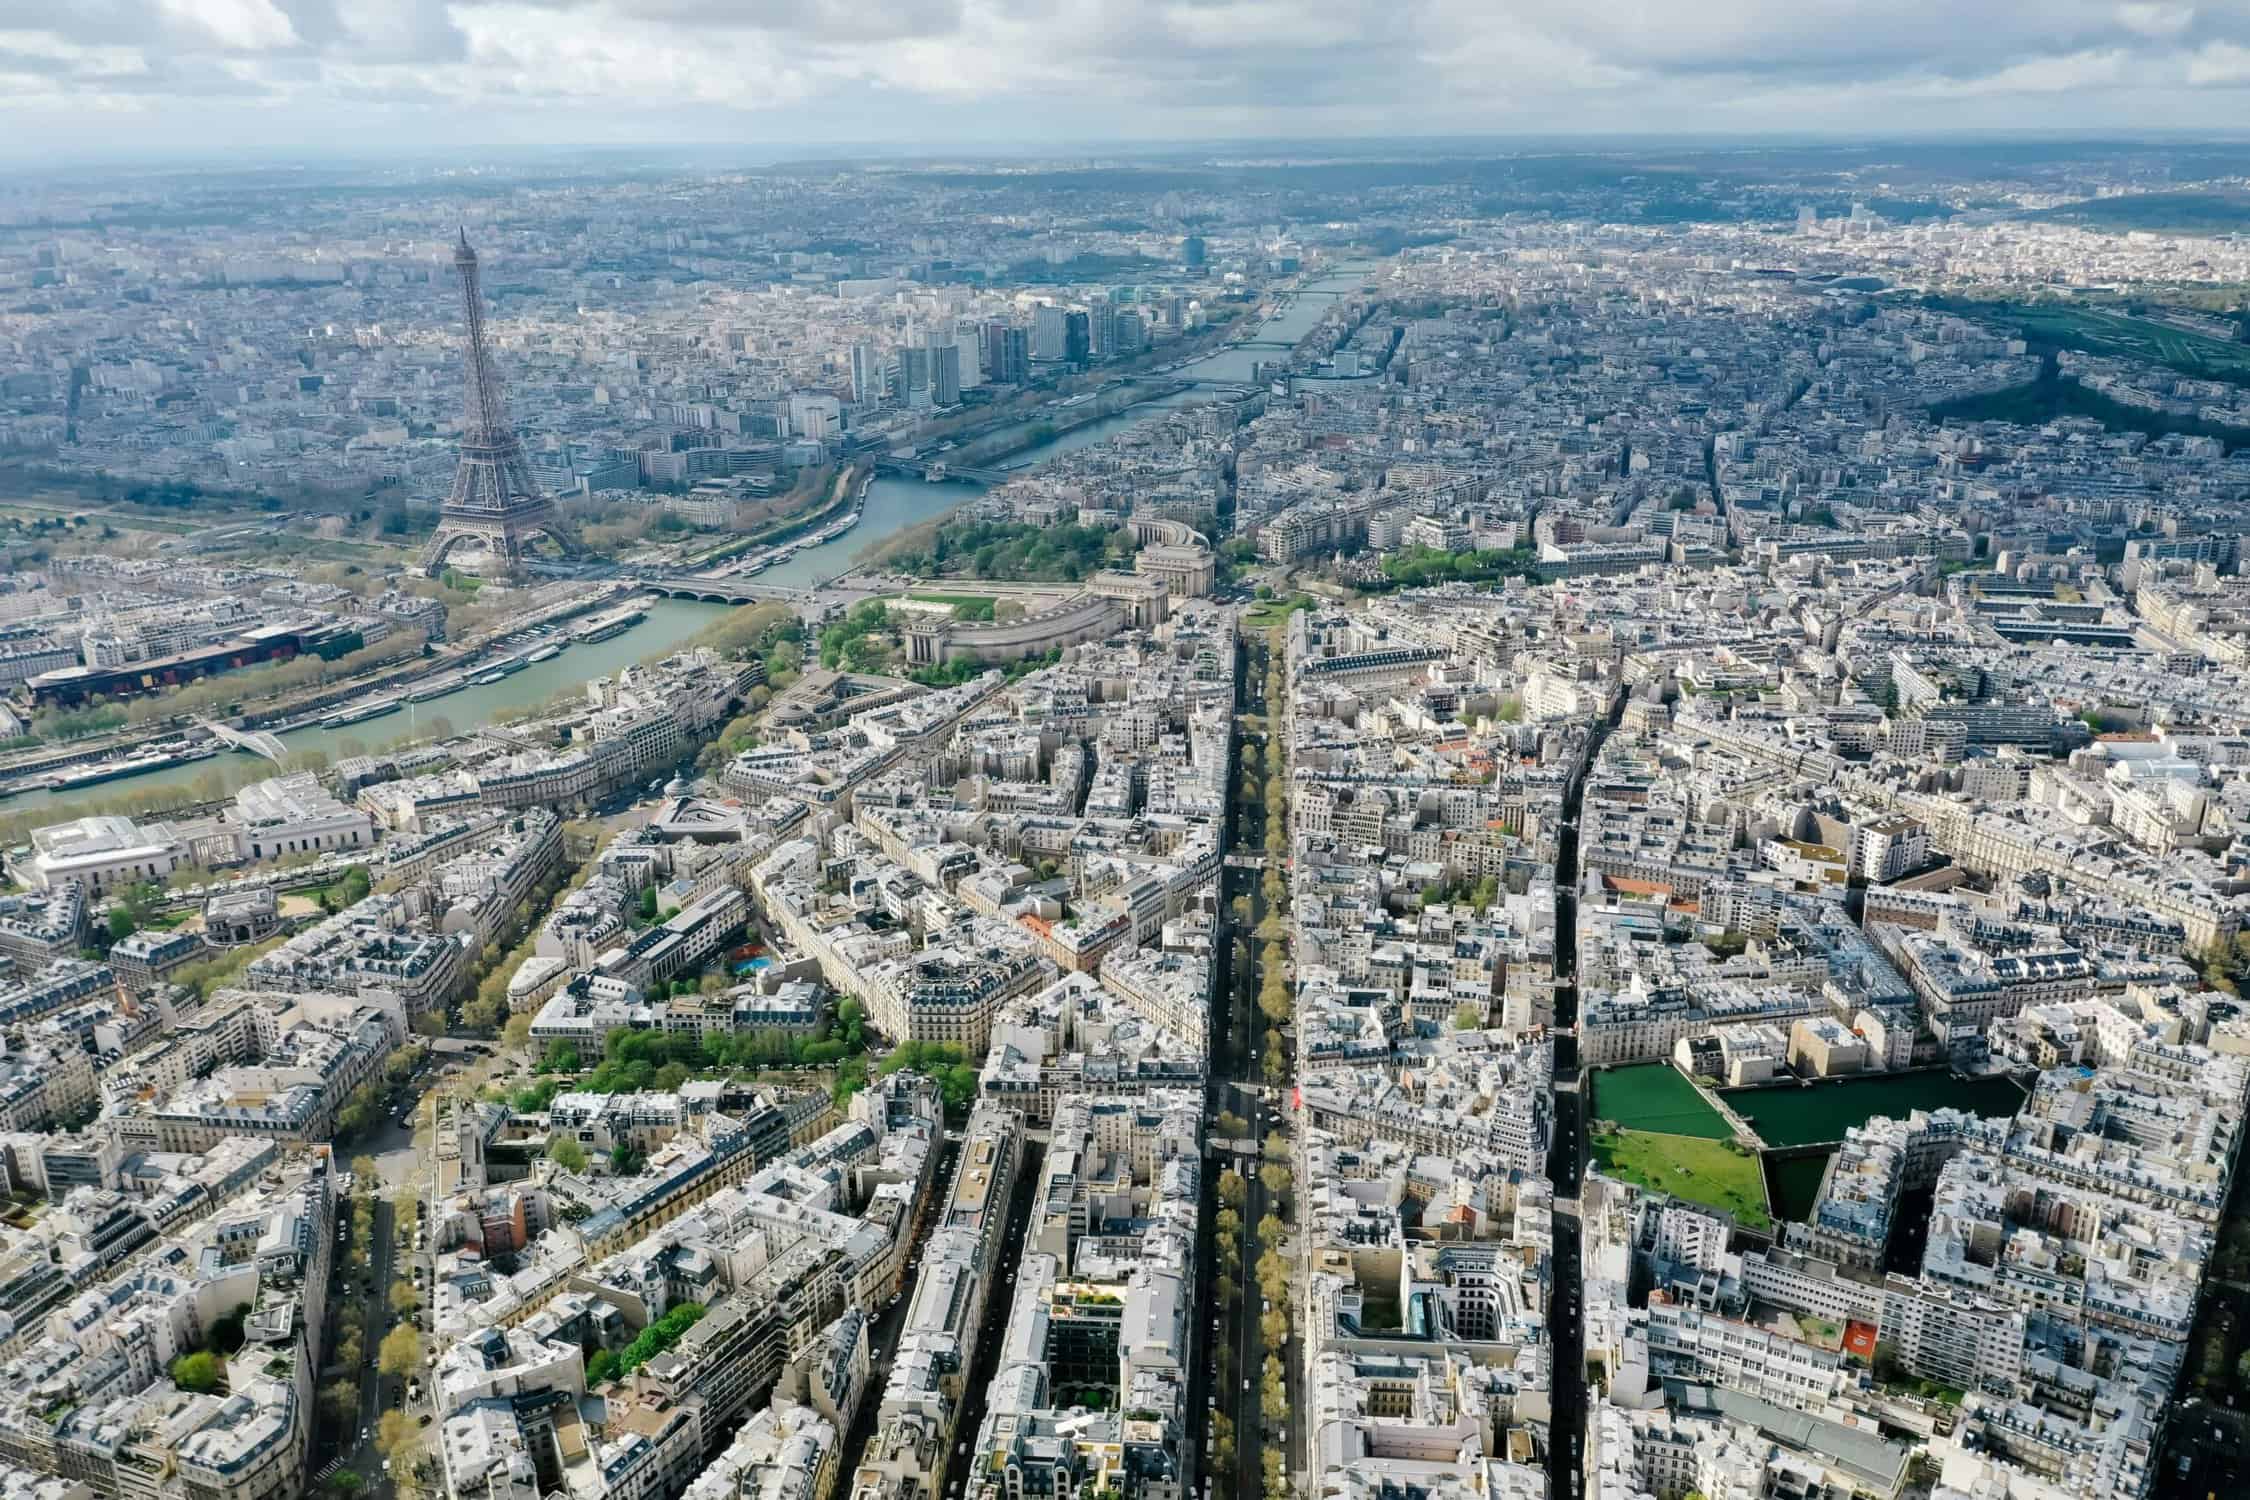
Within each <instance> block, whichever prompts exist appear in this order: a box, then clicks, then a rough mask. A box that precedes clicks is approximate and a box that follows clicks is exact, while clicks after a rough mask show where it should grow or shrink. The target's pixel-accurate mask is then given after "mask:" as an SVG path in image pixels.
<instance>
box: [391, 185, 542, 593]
mask: <svg viewBox="0 0 2250 1500" xmlns="http://www.w3.org/2000/svg"><path fill="white" fill-rule="evenodd" d="M453 269H454V271H455V272H456V273H457V274H458V275H459V276H460V278H461V309H462V314H463V316H464V318H465V319H466V321H467V324H468V334H469V342H468V348H467V350H466V351H465V352H464V355H463V363H464V364H465V365H466V366H467V383H468V407H467V410H466V411H465V412H464V414H463V416H462V418H461V466H460V467H459V468H458V469H455V470H454V471H453V493H452V494H450V495H448V496H446V498H445V507H444V509H443V510H442V511H440V512H439V514H438V525H437V531H436V532H435V534H433V535H432V536H431V537H430V544H429V546H428V547H427V548H425V549H424V550H423V553H422V571H423V572H425V573H435V572H437V571H438V569H439V568H440V567H441V566H442V565H443V564H444V562H445V559H446V555H447V554H448V553H450V552H452V551H453V549H454V548H456V547H460V546H463V545H465V544H475V545H477V546H480V547H481V548H482V549H483V550H484V552H485V553H486V554H487V555H489V556H491V557H493V558H495V559H497V560H499V561H500V562H501V563H502V564H504V565H505V567H506V568H507V570H508V571H509V572H511V573H513V572H516V571H518V570H519V569H520V568H521V567H522V565H523V560H524V559H525V558H526V557H527V556H529V555H530V545H529V544H530V541H531V539H532V538H533V537H534V536H541V535H544V536H545V537H546V538H547V539H548V540H549V541H551V542H553V543H554V544H555V546H556V547H557V548H559V549H560V550H561V552H562V554H563V555H564V556H565V557H575V556H576V555H577V554H578V540H577V538H576V537H574V536H572V535H571V533H570V530H569V528H568V527H567V526H565V525H564V524H563V519H562V517H561V516H559V515H557V514H556V513H555V505H554V502H553V501H551V500H549V499H548V498H547V496H546V494H545V492H543V491H542V490H541V489H540V488H539V481H538V480H536V479H534V478H533V477H532V475H531V461H530V460H529V459H527V458H525V457H524V452H523V444H522V442H521V441H519V440H518V439H517V437H516V430H515V429H514V428H513V427H511V426H509V425H508V408H507V404H506V403H505V401H503V400H502V398H501V395H500V376H499V374H498V372H496V371H495V370H494V369H493V368H492V350H491V349H490V348H489V347H488V346H487V345H486V344H485V340H484V289H483V287H482V286H481V285H480V284H479V282H478V279H477V253H476V251H474V250H471V249H470V248H469V232H468V231H467V230H466V229H464V230H462V231H461V241H460V243H459V244H458V245H457V246H455V248H454V251H453Z"/></svg>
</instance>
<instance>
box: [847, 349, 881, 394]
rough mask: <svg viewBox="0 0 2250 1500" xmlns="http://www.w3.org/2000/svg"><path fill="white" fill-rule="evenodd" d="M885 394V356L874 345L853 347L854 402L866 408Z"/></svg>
mask: <svg viewBox="0 0 2250 1500" xmlns="http://www.w3.org/2000/svg"><path fill="white" fill-rule="evenodd" d="M883 394H884V391H883V356H882V355H881V354H880V353H878V352H877V351H876V348H875V346H874V345H873V344H866V343H861V344H854V345H852V400H854V401H856V402H858V403H860V404H861V405H863V406H864V405H866V404H867V403H868V402H870V401H880V400H882V399H883Z"/></svg>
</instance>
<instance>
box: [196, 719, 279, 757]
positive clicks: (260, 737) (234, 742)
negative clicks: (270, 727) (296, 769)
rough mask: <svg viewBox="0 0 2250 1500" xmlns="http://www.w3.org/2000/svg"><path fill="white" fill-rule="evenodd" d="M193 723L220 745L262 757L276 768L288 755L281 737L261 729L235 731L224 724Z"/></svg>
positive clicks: (204, 721)
mask: <svg viewBox="0 0 2250 1500" xmlns="http://www.w3.org/2000/svg"><path fill="white" fill-rule="evenodd" d="M195 722H196V723H197V724H199V725H201V726H202V727H203V728H204V729H205V730H206V731H208V732H209V733H210V734H211V735H212V737H214V738H215V739H217V740H218V741H219V742H220V743H221V744H224V745H231V746H233V747H234V748H235V749H237V750H247V751H249V752H250V753H251V754H252V755H262V756H264V757H265V758H266V759H267V760H270V761H272V762H273V763H274V764H275V765H277V766H278V765H280V764H281V763H282V761H283V760H285V759H286V758H287V757H288V755H289V751H288V748H287V747H286V746H284V745H283V744H282V743H281V737H280V736H279V735H276V734H269V733H267V732H266V731H265V730H263V729H235V728H232V727H230V726H228V725H225V724H215V723H213V722H212V721H211V720H209V719H197V720H196V721H195Z"/></svg>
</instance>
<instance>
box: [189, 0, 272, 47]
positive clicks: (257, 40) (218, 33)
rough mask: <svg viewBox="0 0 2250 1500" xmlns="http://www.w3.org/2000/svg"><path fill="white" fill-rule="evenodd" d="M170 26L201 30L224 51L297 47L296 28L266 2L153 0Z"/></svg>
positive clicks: (254, 0)
mask: <svg viewBox="0 0 2250 1500" xmlns="http://www.w3.org/2000/svg"><path fill="white" fill-rule="evenodd" d="M156 6H157V10H158V11H159V12H161V13H162V15H163V16H164V18H165V19H166V20H167V21H169V22H171V23H172V24H173V25H175V26H177V27H180V28H182V29H184V30H185V29H192V30H200V31H202V32H205V33H207V34H208V35H209V36H210V38H211V40H212V41H214V42H216V43H217V44H218V45H219V46H221V47H223V48H228V49H231V50H235V51H241V52H272V51H275V50H278V49H280V48H283V47H292V46H295V45H296V43H297V31H296V28H295V27H293V26H291V25H290V24H289V18H288V17H287V16H285V15H283V14H282V13H281V12H280V11H278V10H276V9H274V7H273V6H272V4H270V3H269V0H156Z"/></svg>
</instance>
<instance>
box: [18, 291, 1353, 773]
mask: <svg viewBox="0 0 2250 1500" xmlns="http://www.w3.org/2000/svg"><path fill="white" fill-rule="evenodd" d="M1362 270H1363V268H1361V267H1347V268H1345V269H1342V270H1339V271H1336V272H1333V273H1331V274H1329V275H1327V276H1323V277H1320V278H1318V279H1317V280H1315V281H1313V282H1311V283H1309V284H1307V285H1306V286H1305V287H1304V288H1303V289H1302V290H1300V291H1299V292H1297V293H1296V295H1295V298H1294V300H1293V301H1291V303H1290V304H1289V305H1288V306H1287V307H1284V308H1283V309H1282V310H1281V311H1280V312H1279V313H1277V314H1275V315H1274V316H1273V317H1272V318H1270V319H1268V320H1267V321H1266V323H1265V324H1264V325H1263V326H1261V327H1260V328H1259V330H1258V339H1259V342H1260V344H1261V346H1263V345H1265V344H1269V343H1276V344H1291V345H1293V344H1295V343H1296V342H1297V340H1299V339H1301V338H1303V337H1304V336H1305V335H1306V334H1308V333H1310V332H1312V329H1313V325H1314V324H1316V323H1318V322H1319V321H1320V320H1321V318H1322V317H1323V316H1324V315H1325V314H1326V313H1327V312H1328V310H1329V308H1330V307H1331V306H1333V305H1334V300H1335V298H1337V297H1338V296H1341V295H1343V294H1344V293H1346V292H1348V291H1350V290H1351V289H1352V288H1353V287H1355V286H1357V285H1358V284H1359V282H1360V280H1361V276H1362ZM1284 352H1285V351H1284V350H1282V349H1277V348H1269V347H1258V348H1249V349H1219V350H1216V351H1214V352H1213V353H1210V354H1207V355H1205V356H1203V357H1202V358H1201V359H1198V360H1196V361H1194V362H1193V363H1191V364H1188V365H1184V366H1182V367H1181V368H1180V369H1179V370H1178V371H1175V372H1174V373H1176V374H1178V375H1180V376H1182V377H1184V378H1186V379H1190V380H1211V381H1221V382H1227V383H1235V384H1246V383H1248V381H1249V379H1250V375H1251V367H1252V366H1253V365H1255V364H1256V363H1258V362H1259V361H1260V360H1274V359H1279V358H1281V357H1282V356H1283V354H1284ZM1204 399H1206V398H1205V396H1204V394H1203V393H1202V392H1201V391H1199V390H1198V389H1196V388H1194V387H1190V388H1189V389H1187V390H1185V391H1181V392H1179V393H1177V394H1176V395H1171V396H1164V397H1160V398H1158V399H1156V400H1153V401H1146V402H1143V403H1142V404H1140V405H1139V406H1135V407H1131V408H1128V409H1127V410H1125V411H1121V412H1118V413H1117V414H1115V415H1114V416H1108V417H1103V418H1101V419H1099V420H1098V421H1093V422H1089V423H1087V424H1086V425H1085V426H1083V427H1080V428H1077V429H1075V430H1073V431H1071V432H1066V433H1064V434H1063V435H1062V436H1060V437H1057V438H1054V439H1052V440H1051V441H1049V442H1045V443H1041V444H1038V445H1037V446H1035V447H1031V448H1026V449H1024V450H1023V451H1022V452H1020V453H1016V454H1013V455H1011V456H1010V457H1008V458H1007V459H1005V460H1003V462H1004V463H1005V464H1006V465H1007V466H1008V467H1009V468H1011V469H1029V468H1035V467H1037V466H1038V465H1040V464H1043V463H1045V462H1047V461H1048V460H1049V459H1052V458H1056V457H1059V456H1060V455H1062V454H1065V453H1071V452H1075V451H1076V450H1078V449H1080V448H1089V447H1092V446H1093V445H1094V444H1096V443H1101V442H1106V441H1108V440H1109V439H1110V438H1112V437H1114V436H1116V435H1117V434H1118V433H1120V432H1123V431H1125V430H1126V429H1127V428H1129V427H1133V426H1136V425H1138V424H1139V423H1141V422H1145V421H1147V420H1148V419H1149V418H1150V417H1152V416H1154V415H1156V414H1157V413H1158V412H1161V411H1164V410H1166V409H1167V408H1170V407H1175V406H1186V405H1192V404H1194V403H1195V402H1197V401H1201V400H1204ZM984 489H985V486H983V485H981V484H975V483H972V482H969V481H966V480H948V481H946V482H944V483H942V484H931V483H928V482H926V481H923V480H918V479H900V478H878V479H877V480H875V482H874V483H873V484H871V485H869V486H868V488H867V504H866V508H865V510H864V511H863V512H862V514H861V516H860V521H859V524H858V525H857V526H854V527H853V528H852V529H851V530H850V531H847V532H845V533H844V534H843V535H842V536H840V537H837V538H836V539H835V540H834V541H830V542H823V543H822V544H821V545H820V546H818V547H810V548H807V549H806V550H805V551H803V552H800V553H798V554H797V555H796V556H795V557H792V558H790V559H789V560H788V561H787V562H785V563H779V564H777V565H775V566H774V567H771V568H768V569H767V570H766V571H765V572H763V573H761V574H759V575H758V581H759V582H761V583H780V584H790V585H796V586H804V585H808V584H813V583H818V582H820V581H821V580H822V579H826V578H832V577H834V576H836V575H837V574H839V573H843V572H845V571H847V570H849V569H850V567H851V566H852V561H853V559H854V558H855V557H857V556H858V554H859V553H861V552H863V551H865V550H866V549H867V548H869V547H872V546H874V545H875V544H876V543H878V542H881V541H884V540H886V539H887V538H889V537H892V536H894V535H896V534H897V533H899V532H901V531H904V530H906V529H907V528H909V527H912V526H919V525H921V524H922V523H923V522H925V521H929V520H934V519H935V518H937V517H939V516H942V515H944V514H945V513H946V512H947V511H949V510H952V509H953V508H954V507H956V506H958V505H962V504H965V503H966V502H967V501H968V500H970V499H972V498H974V497H975V496H976V495H979V494H982V493H983V492H984ZM642 602H643V605H644V607H645V608H646V609H647V611H648V615H647V618H645V619H643V620H642V621H641V622H640V623H639V624H638V625H635V626H634V627H633V628H632V629H630V630H628V631H626V632H625V633H624V634H623V635H620V636H616V637H614V638H612V639H610V640H606V641H600V642H597V643H595V644H593V645H589V646H572V647H570V648H569V649H568V650H566V651H564V652H563V654H562V655H560V656H558V657H556V658H554V659H553V660H551V661H544V662H539V663H536V664H534V665H532V666H529V667H526V668H525V669H524V670H522V671H521V672H517V673H515V674H513V675H512V676H509V677H505V678H502V679H501V680H500V681H499V682H496V683H493V684H492V685H491V686H489V687H477V688H465V689H463V690H462V691H460V692H458V693H449V694H447V695H446V696H445V697H443V698H433V699H431V700H430V701H429V702H427V703H415V704H409V705H407V706H406V707H405V708H403V709H401V710H400V711H399V712H397V713H395V714H388V715H385V716H384V717H382V718H380V719H369V720H367V721H365V722H363V723H359V724H350V725H346V726H345V727H343V728H341V729H323V728H321V727H319V726H317V725H314V726H310V727H307V728H304V729H295V730H291V731H289V732H288V733H286V734H284V735H282V736H281V740H282V743H283V744H284V745H286V746H288V748H289V749H290V750H291V751H292V752H293V753H303V752H307V751H317V752H319V753H320V754H323V755H326V756H327V757H329V759H331V760H334V759H337V758H339V757H340V756H341V755H342V754H343V753H344V752H345V751H346V749H350V750H352V751H355V752H356V751H357V750H358V749H359V748H360V747H362V746H364V747H366V748H368V749H370V750H379V749H383V748H385V747H387V746H391V745H397V744H403V743H405V742H406V741H408V740H415V739H427V738H429V737H431V736H432V735H433V734H437V733H442V732H443V731H444V730H445V728H446V727H447V726H448V725H450V726H451V727H452V729H453V730H455V731H465V730H468V729H471V728H473V727H475V726H476V725H479V724H482V723H484V722H485V721H487V720H488V719H490V718H491V717H492V716H493V715H494V714H497V713H502V712H505V711H507V710H509V709H515V708H526V707H529V706H531V705H533V704H536V703H544V702H545V701H546V700H547V699H549V698H551V697H553V696H554V695H555V694H556V693H558V692H561V691H563V690H564V689H566V688H577V687H580V686H582V685H583V684H585V683H587V682H589V681H591V680H593V679H594V678H596V677H603V676H607V675H608V674H609V673H611V672H614V671H616V670H617V669H618V668H620V667H624V666H630V665H631V664H632V663H634V662H637V661H639V660H640V659H641V658H643V657H645V656H653V655H657V654H659V653H661V652H664V651H666V650H669V649H670V648H671V647H673V646H675V645H677V644H678V643H679V642H681V641H683V640H685V639H686V638H687V637H689V636H691V635H693V634H695V632H697V631H698V630H701V629H702V628H703V627H704V626H705V625H707V624H709V623H710V622H711V621H712V620H714V619H716V618H717V617H719V616H720V615H723V614H725V613H726V612H727V608H728V607H727V606H726V605H723V604H698V603H694V602H691V601H689V600H684V599H649V600H644V601H642ZM440 719H442V720H444V721H445V722H444V723H443V724H440V723H439V722H438V721H439V720H440ZM214 772H218V773H220V774H222V775H224V776H225V777H226V778H227V780H228V782H229V784H230V785H239V784H241V783H242V782H246V781H251V780H255V779H256V778H257V777H258V776H259V775H262V774H270V773H271V768H270V767H267V766H265V765H264V763H263V762H260V761H257V760H254V759H253V758H252V757H250V756H248V755H246V754H242V753H240V752H231V753H230V752H222V753H221V754H220V755H219V756H217V757H216V758H214V759H210V760H199V761H190V762H188V763H187V764H186V765H180V766H169V767H166V768H165V769H164V770H161V771H147V772H143V773H142V774H140V775H138V776H126V777H120V778H118V779H117V780H115V781H105V782H99V783H97V784H95V785H93V786H85V787H75V788H72V789H71V790H70V791H68V792H50V791H36V792H18V793H17V794H16V795H14V796H12V797H9V798H7V799H6V800H4V801H0V812H7V813H13V812H21V811H25V810H27V809H35V808H40V807H59V806H66V805H83V804H85V803H88V802H93V801H99V800H100V799H102V798H103V797H106V796H113V795H116V794H118V793H121V792H127V791H131V792H147V791H159V790H163V789H165V788H169V787H177V788H180V789H182V790H183V791H185V790H187V789H189V788H193V787H195V786H197V784H198V783H199V782H202V781H203V779H204V778H206V777H209V776H211V775H212V774H213V773H214ZM206 785H207V783H206Z"/></svg>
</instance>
